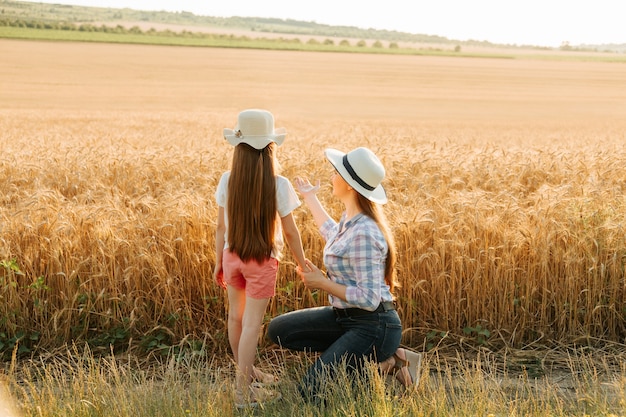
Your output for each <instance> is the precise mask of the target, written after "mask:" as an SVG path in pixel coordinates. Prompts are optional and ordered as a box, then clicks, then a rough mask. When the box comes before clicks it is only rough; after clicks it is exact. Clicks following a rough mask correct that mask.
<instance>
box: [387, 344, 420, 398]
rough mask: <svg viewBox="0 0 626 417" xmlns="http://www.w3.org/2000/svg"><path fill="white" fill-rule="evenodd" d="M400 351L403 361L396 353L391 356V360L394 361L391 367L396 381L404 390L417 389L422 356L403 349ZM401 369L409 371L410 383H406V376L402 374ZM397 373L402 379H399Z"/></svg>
mask: <svg viewBox="0 0 626 417" xmlns="http://www.w3.org/2000/svg"><path fill="white" fill-rule="evenodd" d="M401 349H402V350H403V351H404V356H405V359H402V358H401V357H400V356H398V354H397V353H394V354H393V358H394V359H395V361H396V363H395V364H394V365H393V370H394V374H395V376H396V379H397V380H398V381H400V383H401V384H402V385H404V388H405V389H407V390H408V389H415V388H417V385H418V384H419V380H420V372H421V368H422V354H421V353H417V352H414V351H412V350H409V349H405V348H401ZM403 368H406V369H407V370H408V371H409V377H410V378H411V379H410V381H407V378H406V375H405V374H403V373H402V371H403ZM398 373H400V375H402V377H400V376H399V375H398Z"/></svg>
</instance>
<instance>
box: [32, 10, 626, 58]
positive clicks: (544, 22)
mask: <svg viewBox="0 0 626 417" xmlns="http://www.w3.org/2000/svg"><path fill="white" fill-rule="evenodd" d="M36 2H43V3H56V4H73V5H82V6H96V7H112V8H125V7H127V8H131V9H137V10H156V11H160V10H163V11H178V12H180V11H186V12H192V13H194V14H196V15H205V16H215V17H230V16H241V17H272V18H280V19H295V20H304V21H307V22H311V21H312V22H316V23H321V24H328V25H333V26H356V27H359V28H363V29H369V28H373V29H387V30H397V31H401V32H408V33H415V34H425V35H438V36H443V37H446V38H449V39H452V40H459V41H464V40H477V41H488V42H492V43H503V44H515V45H536V46H548V47H559V46H561V45H562V44H563V43H565V42H567V43H569V44H570V45H583V44H587V45H595V44H611V43H615V44H622V43H626V24H625V23H624V14H623V12H622V8H623V6H622V5H623V4H624V2H623V0H590V1H589V0H585V1H583V0H426V1H425V0H384V1H382V0H307V1H304V2H301V1H297V0H266V1H259V0H208V1H202V0H127V1H123V0H37V1H36Z"/></svg>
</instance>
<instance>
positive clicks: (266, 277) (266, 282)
mask: <svg viewBox="0 0 626 417" xmlns="http://www.w3.org/2000/svg"><path fill="white" fill-rule="evenodd" d="M222 270H223V271H224V282H226V284H228V285H231V286H233V287H235V288H237V289H239V290H245V291H246V297H250V298H255V299H260V298H270V297H273V296H274V295H276V275H277V273H278V261H277V260H276V258H269V259H267V260H266V261H264V262H262V263H260V264H259V263H258V262H257V261H255V260H254V259H253V260H250V261H248V262H243V261H242V260H241V259H240V258H239V256H237V255H235V254H234V253H232V252H231V251H229V250H225V251H224V256H223V257H222Z"/></svg>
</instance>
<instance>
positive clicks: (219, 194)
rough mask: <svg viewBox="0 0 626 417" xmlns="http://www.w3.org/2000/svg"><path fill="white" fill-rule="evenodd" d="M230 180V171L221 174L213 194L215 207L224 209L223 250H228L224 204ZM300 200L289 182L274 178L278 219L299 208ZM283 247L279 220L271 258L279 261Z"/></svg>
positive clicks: (226, 211)
mask: <svg viewBox="0 0 626 417" xmlns="http://www.w3.org/2000/svg"><path fill="white" fill-rule="evenodd" d="M229 178H230V171H226V172H225V173H224V174H222V178H220V182H219V184H218V185H217V191H216V192H215V199H216V200H217V205H218V206H220V207H223V208H224V224H225V225H226V232H225V233H224V249H227V248H228V210H227V209H226V202H227V201H228V179H229ZM300 204H301V202H300V199H299V198H298V195H297V194H296V190H294V189H293V185H291V182H289V180H288V179H287V178H285V177H283V176H280V175H277V176H276V208H277V212H278V215H279V216H280V217H285V216H286V215H288V214H289V213H291V212H292V211H294V210H295V209H296V208H298V207H300ZM284 247H285V241H284V240H283V228H282V226H281V222H280V219H279V220H278V221H277V222H276V233H275V236H274V249H273V250H272V257H274V258H276V259H279V260H280V258H281V257H282V252H283V248H284Z"/></svg>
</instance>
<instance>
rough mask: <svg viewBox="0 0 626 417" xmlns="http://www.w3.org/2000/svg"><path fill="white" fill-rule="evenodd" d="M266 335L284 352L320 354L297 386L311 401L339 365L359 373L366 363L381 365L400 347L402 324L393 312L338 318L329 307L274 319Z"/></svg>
mask: <svg viewBox="0 0 626 417" xmlns="http://www.w3.org/2000/svg"><path fill="white" fill-rule="evenodd" d="M267 334H268V337H269V338H270V339H271V340H272V341H273V342H274V343H277V344H278V345H280V346H282V347H285V348H287V349H292V350H299V351H313V352H322V354H321V355H320V356H319V357H318V359H317V360H316V361H315V363H314V364H313V365H312V366H311V367H310V368H309V370H308V371H307V373H306V375H305V376H304V378H303V379H302V381H301V383H300V386H299V389H300V393H301V394H302V395H303V396H304V397H305V398H307V399H311V398H316V397H321V395H320V394H321V392H320V387H321V385H322V384H323V382H324V381H323V380H324V378H333V376H334V374H335V372H336V370H337V366H339V365H340V364H342V363H346V365H347V367H348V370H349V371H359V370H361V369H362V368H363V365H364V364H365V360H373V361H376V362H382V361H384V360H385V359H387V358H389V357H390V356H391V355H393V354H394V352H395V351H396V349H397V348H398V346H400V338H401V336H402V324H401V322H400V317H399V316H398V313H397V312H396V311H395V310H390V311H384V312H380V313H371V314H367V315H362V316H356V317H338V316H337V315H336V314H335V312H334V310H333V308H332V307H330V306H328V307H315V308H306V309H303V310H296V311H292V312H290V313H286V314H283V315H280V316H278V317H275V318H274V319H272V321H270V323H269V326H268V329H267Z"/></svg>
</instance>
